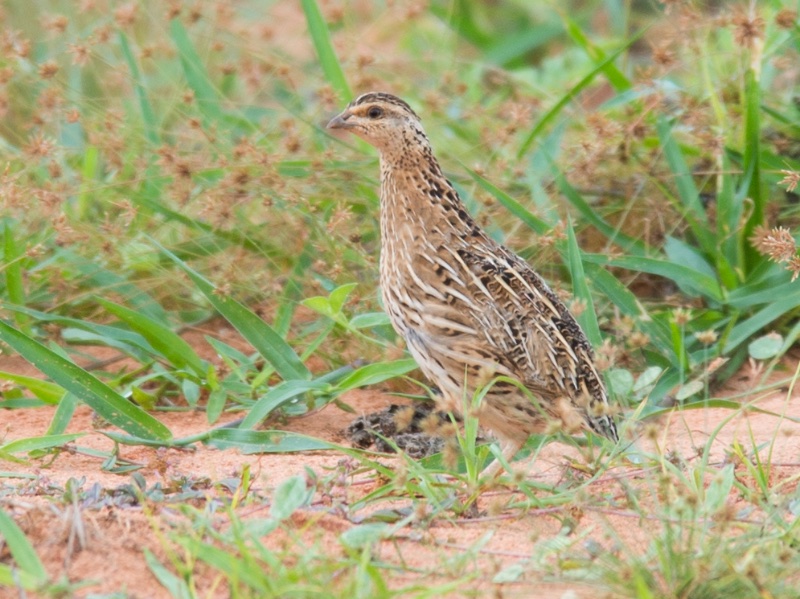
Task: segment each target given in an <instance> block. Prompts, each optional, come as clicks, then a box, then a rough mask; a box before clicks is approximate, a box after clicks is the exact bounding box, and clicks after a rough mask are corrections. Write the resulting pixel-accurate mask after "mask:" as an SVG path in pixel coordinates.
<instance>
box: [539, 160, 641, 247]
mask: <svg viewBox="0 0 800 599" xmlns="http://www.w3.org/2000/svg"><path fill="white" fill-rule="evenodd" d="M553 173H554V174H555V177H556V185H558V189H559V191H560V192H561V193H562V194H563V195H564V197H565V198H567V200H569V203H570V204H572V205H573V206H575V208H576V209H577V210H578V211H579V212H580V213H581V216H583V217H584V218H585V219H586V220H587V222H589V223H591V224H592V225H593V226H594V227H595V228H596V229H597V230H598V231H600V232H601V233H602V234H603V235H605V236H606V238H608V240H609V241H610V242H611V243H615V244H617V245H618V246H620V247H621V248H623V249H625V250H626V251H628V252H630V253H631V254H634V255H636V256H643V255H644V254H645V253H646V251H647V250H646V248H645V245H644V244H643V243H642V242H641V241H639V240H638V239H634V238H633V237H630V236H628V235H625V234H624V233H622V232H621V231H619V230H618V229H617V228H616V227H613V226H611V225H610V224H608V223H607V222H606V220H605V219H604V218H603V217H601V216H600V215H599V214H597V213H596V212H595V211H594V210H593V209H592V207H591V206H590V205H589V204H588V203H587V202H586V200H584V199H583V196H581V194H580V193H578V190H577V189H575V188H574V187H572V185H570V184H569V182H568V181H567V179H566V177H564V173H563V172H561V170H559V169H558V168H557V167H556V166H555V164H554V165H553Z"/></svg>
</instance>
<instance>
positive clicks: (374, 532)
mask: <svg viewBox="0 0 800 599" xmlns="http://www.w3.org/2000/svg"><path fill="white" fill-rule="evenodd" d="M391 530H392V528H391V527H390V526H389V525H388V524H383V523H374V524H361V525H359V526H353V527H352V528H348V529H347V530H346V531H344V532H343V533H342V534H341V535H339V541H340V542H341V544H342V545H344V546H345V547H347V548H349V549H363V548H364V547H369V546H370V545H373V544H375V543H377V542H379V541H382V540H384V539H386V538H388V537H389V534H390V532H391Z"/></svg>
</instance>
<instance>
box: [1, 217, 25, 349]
mask: <svg viewBox="0 0 800 599" xmlns="http://www.w3.org/2000/svg"><path fill="white" fill-rule="evenodd" d="M3 237H4V241H5V244H4V249H3V264H2V268H0V272H3V271H5V275H6V289H5V291H6V294H7V295H8V299H9V300H10V301H11V303H14V304H18V305H20V306H23V305H25V286H24V284H23V281H22V258H23V256H24V252H23V249H22V247H20V246H18V245H17V243H16V241H15V239H14V232H13V229H12V228H11V225H10V224H9V221H7V220H6V222H5V228H4V230H3ZM14 321H15V322H16V323H17V326H18V327H20V329H21V330H22V331H24V332H25V333H28V334H30V325H29V324H28V317H27V316H25V315H24V314H22V313H20V312H16V313H14Z"/></svg>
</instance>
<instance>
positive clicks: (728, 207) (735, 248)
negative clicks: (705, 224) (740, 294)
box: [716, 152, 746, 289]
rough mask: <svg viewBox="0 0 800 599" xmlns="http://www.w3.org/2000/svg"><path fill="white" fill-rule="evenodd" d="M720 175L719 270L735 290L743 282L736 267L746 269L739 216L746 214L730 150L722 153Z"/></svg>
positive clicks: (723, 278)
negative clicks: (732, 172) (737, 193)
mask: <svg viewBox="0 0 800 599" xmlns="http://www.w3.org/2000/svg"><path fill="white" fill-rule="evenodd" d="M719 171H720V173H719V175H718V176H717V218H716V221H717V244H718V245H719V259H718V260H717V270H718V271H719V277H720V279H721V280H722V283H723V284H724V285H725V287H727V288H728V289H734V288H735V287H736V286H737V285H738V283H739V274H737V273H736V272H735V269H734V266H736V267H739V270H740V271H741V273H740V274H744V272H745V271H746V269H745V268H743V267H744V266H745V265H744V260H743V255H744V239H743V237H742V227H740V226H739V219H740V218H741V216H742V209H743V205H742V202H741V201H740V200H739V199H738V198H737V197H736V189H735V185H734V177H733V175H732V174H731V160H730V156H728V153H727V152H722V155H721V159H720V161H719Z"/></svg>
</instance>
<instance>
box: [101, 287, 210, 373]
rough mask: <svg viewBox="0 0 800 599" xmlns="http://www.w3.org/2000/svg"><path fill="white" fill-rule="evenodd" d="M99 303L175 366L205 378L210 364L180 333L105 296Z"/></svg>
mask: <svg viewBox="0 0 800 599" xmlns="http://www.w3.org/2000/svg"><path fill="white" fill-rule="evenodd" d="M97 301H98V303H100V305H102V306H103V307H104V308H105V309H106V310H108V311H109V312H111V313H112V314H113V315H114V316H116V317H117V318H119V319H120V320H121V321H122V322H124V323H125V324H127V325H128V326H129V327H130V328H132V329H133V330H134V331H136V332H137V333H139V334H140V335H141V336H142V337H144V338H145V339H147V341H148V343H150V345H151V346H153V349H155V350H156V351H157V352H158V353H159V354H161V355H162V356H163V357H164V358H166V359H167V361H168V362H169V363H170V364H172V365H173V366H174V367H175V368H181V369H182V368H190V369H191V370H192V371H193V372H194V373H195V374H196V375H197V376H198V377H200V378H204V377H205V375H206V371H207V368H208V366H207V365H206V364H205V362H203V360H201V359H200V356H198V355H197V353H195V351H194V349H192V346H191V345H189V344H188V343H186V341H184V340H183V339H182V338H181V337H180V335H178V334H176V333H174V332H173V331H172V329H170V328H169V327H166V326H164V325H163V324H161V323H160V322H158V321H156V320H153V319H152V318H150V317H149V316H145V315H144V314H140V313H138V312H135V311H133V310H130V309H128V308H126V307H125V306H120V305H119V304H115V303H114V302H111V301H108V300H106V299H103V298H97Z"/></svg>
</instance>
